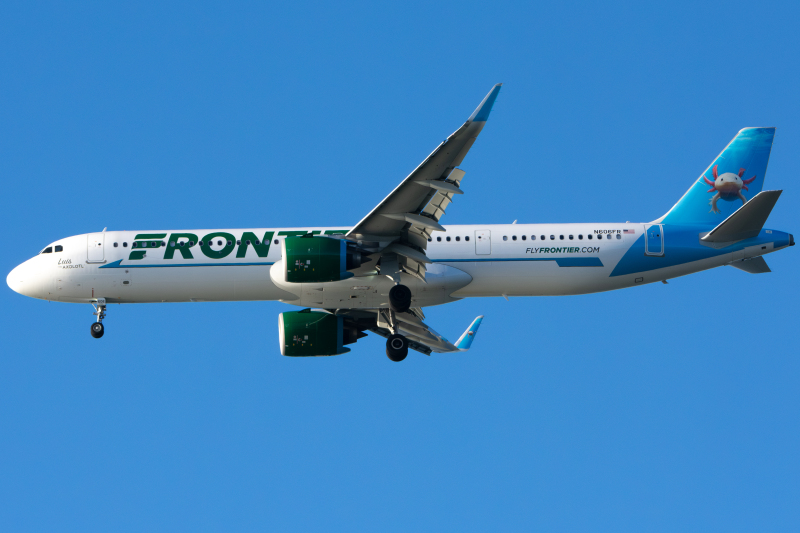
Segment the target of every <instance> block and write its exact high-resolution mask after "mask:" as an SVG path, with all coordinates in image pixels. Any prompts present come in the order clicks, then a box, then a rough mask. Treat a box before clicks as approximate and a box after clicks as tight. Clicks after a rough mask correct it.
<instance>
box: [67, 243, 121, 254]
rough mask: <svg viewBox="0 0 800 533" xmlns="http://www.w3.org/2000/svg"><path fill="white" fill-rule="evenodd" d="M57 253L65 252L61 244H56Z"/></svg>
mask: <svg viewBox="0 0 800 533" xmlns="http://www.w3.org/2000/svg"><path fill="white" fill-rule="evenodd" d="M116 245H117V243H114V246H116ZM55 251H56V252H63V251H64V247H63V246H61V245H60V244H56V250H55Z"/></svg>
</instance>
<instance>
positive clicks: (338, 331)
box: [278, 309, 355, 356]
mask: <svg viewBox="0 0 800 533" xmlns="http://www.w3.org/2000/svg"><path fill="white" fill-rule="evenodd" d="M278 327H279V330H280V334H279V337H280V342H281V355H293V356H315V355H339V354H343V353H347V352H349V351H350V348H345V347H344V344H350V342H355V340H350V338H351V337H352V333H351V332H350V331H346V330H345V327H344V319H343V318H342V317H340V316H334V315H330V314H328V313H322V312H320V311H311V310H310V309H306V310H303V311H293V312H290V313H281V314H280V317H279V318H278ZM348 340H350V342H347V341H348Z"/></svg>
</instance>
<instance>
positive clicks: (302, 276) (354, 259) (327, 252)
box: [282, 235, 363, 283]
mask: <svg viewBox="0 0 800 533" xmlns="http://www.w3.org/2000/svg"><path fill="white" fill-rule="evenodd" d="M282 246H283V259H284V265H285V269H286V277H285V280H286V281H287V282H289V283H322V282H326V281H339V280H343V279H347V278H351V277H353V274H352V273H350V272H348V270H353V269H356V268H358V267H360V266H361V263H362V261H363V259H362V255H361V253H360V252H359V251H357V250H353V249H349V248H348V243H347V241H345V240H343V239H334V238H331V237H317V236H312V235H304V236H302V237H286V238H285V239H284V240H283V244H282Z"/></svg>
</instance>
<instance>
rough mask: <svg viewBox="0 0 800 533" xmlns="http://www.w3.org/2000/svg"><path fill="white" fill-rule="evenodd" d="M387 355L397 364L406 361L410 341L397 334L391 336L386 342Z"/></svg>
mask: <svg viewBox="0 0 800 533" xmlns="http://www.w3.org/2000/svg"><path fill="white" fill-rule="evenodd" d="M401 286H402V285H401ZM386 355H387V356H388V357H389V359H391V360H392V361H394V362H395V363H399V362H400V361H402V360H403V359H405V358H406V356H407V355H408V339H406V338H405V337H403V336H402V335H398V334H397V333H393V334H392V335H389V339H388V340H387V341H386Z"/></svg>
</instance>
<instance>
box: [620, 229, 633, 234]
mask: <svg viewBox="0 0 800 533" xmlns="http://www.w3.org/2000/svg"><path fill="white" fill-rule="evenodd" d="M622 233H628V234H630V235H635V234H636V230H633V229H624V230H622Z"/></svg>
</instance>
